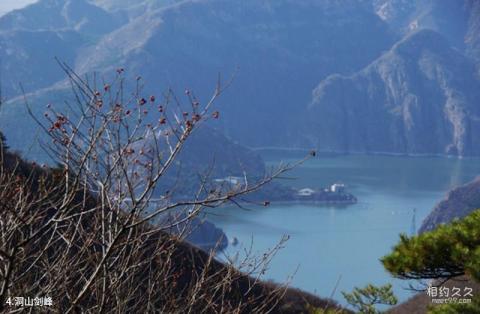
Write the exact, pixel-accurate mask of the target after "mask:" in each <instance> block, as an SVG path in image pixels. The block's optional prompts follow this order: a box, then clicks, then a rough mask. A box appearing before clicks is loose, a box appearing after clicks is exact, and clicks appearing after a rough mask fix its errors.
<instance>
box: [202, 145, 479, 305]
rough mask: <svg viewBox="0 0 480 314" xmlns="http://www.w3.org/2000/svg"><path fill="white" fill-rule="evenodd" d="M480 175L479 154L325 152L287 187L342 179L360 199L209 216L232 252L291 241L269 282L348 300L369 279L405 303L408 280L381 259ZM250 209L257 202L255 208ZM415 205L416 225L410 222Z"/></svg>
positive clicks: (273, 160) (271, 160)
mask: <svg viewBox="0 0 480 314" xmlns="http://www.w3.org/2000/svg"><path fill="white" fill-rule="evenodd" d="M263 155H264V156H263V157H264V159H265V160H266V161H267V163H268V164H269V165H274V164H278V162H280V161H287V162H288V161H293V160H297V159H298V158H300V157H301V155H298V156H295V155H294V154H292V153H288V154H287V153H282V152H278V151H277V152H269V153H268V154H267V153H264V154H263ZM478 174H480V159H455V158H435V157H416V158H412V157H388V156H365V155H346V156H320V157H316V158H314V159H311V160H309V161H307V162H306V163H305V164H303V165H302V166H300V167H298V168H297V169H295V170H293V171H291V172H290V173H289V174H288V176H289V177H291V178H294V179H293V180H285V181H283V182H285V184H290V185H292V186H296V187H322V186H327V185H329V184H332V183H334V182H337V181H340V182H343V183H345V184H347V186H348V190H349V191H350V192H351V193H352V194H354V195H355V196H356V197H357V198H358V203H357V204H355V205H351V206H348V207H343V208H339V207H334V206H315V205H275V204H274V203H273V204H272V205H271V206H269V207H257V208H252V210H248V211H247V210H241V209H239V208H221V209H215V210H214V211H213V213H212V214H209V215H208V219H209V220H210V221H212V222H214V223H215V224H216V225H217V226H219V227H221V228H222V229H223V230H224V231H225V233H226V234H227V235H228V236H229V237H230V238H232V237H237V238H238V239H239V245H237V246H235V247H233V246H229V248H228V249H227V254H228V255H233V254H235V253H236V252H240V254H243V253H241V252H242V251H243V250H244V249H245V248H249V247H250V245H251V243H252V241H253V250H254V252H256V253H257V254H261V253H262V252H264V251H266V250H267V249H269V248H272V247H273V246H275V244H276V243H277V242H278V241H279V239H280V238H281V237H282V235H284V234H286V235H289V236H290V240H289V241H288V242H287V243H286V246H285V248H283V249H282V250H281V251H280V252H279V253H278V254H277V255H276V256H275V258H274V259H273V261H272V262H271V264H270V268H269V269H268V271H267V273H266V277H265V278H266V279H272V280H274V281H276V282H285V281H286V280H287V278H288V277H289V276H291V275H293V274H294V273H295V275H294V277H293V281H292V283H291V285H292V286H293V287H298V288H301V289H303V290H306V291H310V292H313V293H316V294H318V295H320V296H323V297H328V296H331V295H332V291H333V290H334V288H335V286H336V283H337V281H339V283H338V288H337V289H336V292H335V293H334V295H333V298H334V299H336V300H338V301H339V302H341V303H344V300H343V296H342V295H341V293H340V291H351V290H352V289H353V287H355V286H364V285H366V284H367V283H373V284H378V285H381V284H386V283H392V284H393V285H394V291H395V293H396V295H397V296H398V297H399V299H400V301H403V300H405V299H407V298H408V297H409V296H411V292H410V291H408V290H406V289H405V288H406V287H408V284H407V283H406V282H403V281H401V280H394V279H392V278H391V277H390V276H389V275H388V273H386V272H385V271H384V269H383V267H382V265H381V263H380V262H379V258H380V257H382V256H384V255H385V254H387V253H388V252H389V251H390V249H391V247H392V246H393V245H394V244H395V243H396V242H397V241H398V235H399V234H400V233H402V232H403V233H407V234H411V230H412V226H414V225H415V226H416V227H417V228H418V227H420V224H421V222H422V220H423V218H425V216H426V215H427V214H428V213H429V212H430V211H431V209H432V208H433V207H434V206H435V204H436V203H438V202H439V201H440V200H441V199H442V198H444V197H445V195H446V192H447V191H448V190H449V189H451V188H452V187H455V186H457V185H460V184H463V183H466V182H468V181H470V180H472V179H473V178H474V177H475V176H476V175H478ZM250 208H251V207H250ZM414 208H416V209H417V210H416V216H415V217H416V219H415V220H416V224H413V223H412V220H413V219H412V218H413V209H414Z"/></svg>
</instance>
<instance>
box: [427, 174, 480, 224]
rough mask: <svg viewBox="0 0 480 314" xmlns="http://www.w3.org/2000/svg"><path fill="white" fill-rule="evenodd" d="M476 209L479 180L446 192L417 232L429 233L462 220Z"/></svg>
mask: <svg viewBox="0 0 480 314" xmlns="http://www.w3.org/2000/svg"><path fill="white" fill-rule="evenodd" d="M476 209H480V178H477V179H476V180H474V181H472V182H470V183H467V184H465V185H462V186H460V187H457V188H455V189H453V190H451V191H450V192H448V195H447V196H446V198H445V199H444V200H443V201H441V202H440V203H438V204H437V206H435V208H434V209H433V210H432V211H431V212H430V214H429V215H428V216H427V217H426V218H425V219H424V221H423V222H422V226H421V227H420V229H419V232H420V233H423V232H427V231H431V230H433V229H435V228H436V227H437V226H438V225H440V224H444V223H449V222H451V221H452V220H454V219H456V218H463V217H465V216H467V215H468V214H470V213H471V212H472V211H474V210H476Z"/></svg>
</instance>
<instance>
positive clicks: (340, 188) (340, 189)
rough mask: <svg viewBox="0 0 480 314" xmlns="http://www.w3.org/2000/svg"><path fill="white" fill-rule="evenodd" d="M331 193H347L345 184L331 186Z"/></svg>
mask: <svg viewBox="0 0 480 314" xmlns="http://www.w3.org/2000/svg"><path fill="white" fill-rule="evenodd" d="M330 191H331V192H333V193H343V192H344V191H345V184H341V183H335V184H332V185H331V186H330Z"/></svg>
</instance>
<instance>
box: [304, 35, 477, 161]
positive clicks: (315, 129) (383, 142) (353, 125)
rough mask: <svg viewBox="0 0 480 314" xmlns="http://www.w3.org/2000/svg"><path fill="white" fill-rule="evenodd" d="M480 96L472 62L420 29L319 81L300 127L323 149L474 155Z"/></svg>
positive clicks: (312, 142)
mask: <svg viewBox="0 0 480 314" xmlns="http://www.w3.org/2000/svg"><path fill="white" fill-rule="evenodd" d="M478 99H480V82H479V81H478V80H476V69H475V65H474V63H473V62H471V61H470V60H469V59H467V58H466V57H465V56H464V55H463V54H461V53H459V52H458V51H457V50H456V49H454V48H452V47H451V46H450V45H449V44H448V42H447V40H446V39H445V38H444V37H443V36H442V35H440V34H439V33H437V32H434V31H431V30H421V31H418V32H415V33H413V34H411V35H409V36H408V37H406V38H405V39H404V40H402V41H400V42H398V43H397V44H395V45H394V46H393V47H392V49H390V50H389V51H388V52H386V53H385V54H384V55H382V56H381V57H380V58H379V59H378V60H376V61H375V62H373V63H372V64H371V65H369V66H368V67H366V68H365V69H363V70H362V71H360V72H358V73H356V74H354V75H351V76H342V75H333V76H330V77H328V78H327V79H325V80H324V81H322V82H321V83H320V84H319V85H318V86H317V88H316V89H315V90H314V92H313V100H312V102H311V104H310V105H309V107H308V111H307V114H306V115H305V116H304V118H303V119H305V120H306V121H308V123H305V124H304V128H303V129H302V133H303V134H309V137H308V138H306V140H305V141H306V143H310V145H314V146H316V147H319V148H321V149H325V150H335V151H344V152H351V151H355V152H367V153H368V152H385V153H403V154H449V155H478V154H479V153H480V141H479V138H478V137H477V136H476V134H479V132H480V106H478ZM307 130H309V131H310V132H308V133H307ZM299 136H301V134H300V135H299Z"/></svg>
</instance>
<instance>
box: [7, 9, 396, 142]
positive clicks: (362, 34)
mask: <svg viewBox="0 0 480 314" xmlns="http://www.w3.org/2000/svg"><path fill="white" fill-rule="evenodd" d="M72 1H73V0H72ZM78 1H81V0H78ZM55 3H57V2H55ZM58 3H60V2H58ZM63 3H68V1H66V0H63ZM97 3H99V4H101V3H100V2H98V1H97ZM110 3H111V4H113V2H110ZM124 3H125V5H124V6H118V7H116V8H115V7H112V6H109V5H108V2H107V1H103V2H102V5H103V6H104V8H105V9H99V8H98V7H97V9H95V10H103V11H105V12H107V13H108V14H110V15H114V16H117V15H115V14H117V13H118V16H124V14H123V13H119V12H121V11H122V10H123V12H126V11H128V8H129V2H128V1H127V2H124ZM142 3H143V4H145V5H143V6H142V5H141V8H143V9H144V8H150V9H147V10H145V12H144V13H138V12H141V11H142V10H143V9H142V10H139V11H138V12H137V13H138V14H140V15H137V14H132V15H131V16H130V18H125V20H122V21H126V22H125V23H124V24H122V25H120V26H119V27H116V28H115V29H114V30H113V31H111V32H108V33H105V34H103V33H101V32H100V33H99V38H94V39H93V40H91V41H90V42H89V41H88V40H87V39H88V37H87V36H86V35H85V34H84V32H80V31H78V30H77V29H76V28H75V27H73V26H72V27H70V28H68V29H69V30H70V32H72V34H75V35H76V36H79V40H76V45H69V44H68V43H67V42H65V43H64V44H63V45H62V42H61V41H59V44H58V45H57V46H55V47H54V48H55V49H54V50H53V49H52V50H50V49H45V47H46V46H45V44H43V43H42V42H38V43H36V44H35V45H31V46H29V45H26V44H24V43H18V44H14V43H15V40H16V36H17V34H16V33H15V32H18V31H6V32H5V35H4V36H11V37H12V39H15V40H12V41H11V42H12V44H10V46H11V47H10V50H11V51H12V53H11V54H10V55H8V56H2V60H3V61H2V62H3V64H4V67H5V66H6V64H12V65H11V66H9V68H8V71H5V72H7V73H3V75H2V79H3V85H4V86H6V87H8V90H7V88H5V89H6V92H5V94H7V95H8V96H9V98H10V99H13V96H14V95H19V94H21V93H20V90H19V89H18V88H15V87H16V86H18V82H19V81H21V82H23V81H29V82H28V84H26V83H24V85H25V87H26V88H25V89H26V91H27V92H29V91H32V92H35V93H36V94H39V93H43V94H44V96H42V99H45V100H46V102H49V100H48V99H51V98H54V97H55V96H54V95H52V94H53V93H58V92H59V91H58V89H54V90H52V89H51V87H52V86H53V85H54V84H55V83H57V82H56V81H55V80H56V79H57V80H61V77H62V73H61V71H60V70H59V69H58V67H57V66H55V62H54V60H53V56H54V54H55V55H58V56H59V57H60V58H61V59H64V60H65V61H66V62H67V63H69V64H71V65H72V66H73V67H74V69H75V70H76V71H77V72H78V73H79V74H81V75H83V74H84V73H91V72H92V71H97V72H98V73H99V74H100V75H105V76H108V74H109V73H112V72H114V71H115V69H116V68H118V67H123V68H125V69H126V70H128V71H129V73H131V75H141V76H142V77H143V78H144V80H145V81H146V82H148V83H149V84H150V85H151V86H155V88H152V89H151V90H152V91H153V89H155V91H157V92H158V90H165V89H166V88H168V87H172V88H173V89H174V90H176V91H183V89H184V88H186V87H188V88H190V89H191V90H193V91H195V93H196V94H198V96H199V97H200V98H202V99H206V98H207V97H209V96H210V93H211V92H212V91H213V89H214V88H215V84H216V81H217V76H218V73H221V74H222V77H223V82H224V83H226V82H227V81H228V80H229V78H230V76H231V75H233V74H234V73H235V75H234V79H233V83H232V84H231V86H230V87H229V89H228V90H227V91H226V92H225V94H224V97H223V98H222V102H225V104H222V108H224V109H222V117H223V119H222V121H223V124H222V125H221V126H219V129H221V130H222V131H223V132H225V133H226V134H227V135H228V136H230V137H231V138H233V139H234V140H237V141H240V142H241V143H243V144H246V145H249V146H260V145H286V144H287V143H288V141H289V140H295V139H292V136H293V135H294V132H293V129H294V128H295V126H292V125H291V117H292V116H295V115H296V113H297V112H299V111H301V110H303V107H304V104H305V103H307V102H308V101H309V98H310V93H311V90H312V88H313V87H314V86H315V85H316V84H317V82H318V81H319V80H321V79H322V78H324V77H326V76H328V75H329V74H332V73H343V74H349V73H353V72H355V71H358V70H360V69H361V68H362V67H364V66H366V65H368V64H369V63H370V62H371V61H372V60H374V59H375V58H376V57H378V56H380V54H381V53H382V51H385V50H387V49H388V48H389V47H390V46H391V44H392V43H393V42H394V41H395V40H396V39H397V38H396V37H395V36H394V35H393V34H392V33H391V32H390V31H388V30H387V27H386V25H385V23H383V22H382V20H381V19H380V18H379V17H378V16H377V15H376V14H375V13H374V12H372V11H371V10H370V9H369V8H368V6H365V5H364V4H363V3H362V2H359V1H356V0H348V1H346V2H338V1H334V0H322V1H314V0H302V1H292V0H281V1H277V0H275V1H273V0H269V1H261V2H259V1H254V0H247V1H224V0H201V1H182V2H178V3H175V4H172V5H167V6H159V7H155V6H151V5H150V6H149V3H152V2H151V1H143V2H140V4H142ZM130 4H131V2H130ZM140 4H139V5H140ZM90 5H92V4H91V3H90ZM42 6H43V7H42ZM28 8H30V10H33V9H35V10H38V12H41V11H42V10H47V9H48V2H46V1H45V0H44V1H41V2H40V3H38V6H37V7H34V8H33V9H32V7H31V6H30V7H28ZM61 9H62V7H61V6H59V9H58V10H60V11H61ZM103 11H102V12H103ZM18 12H23V10H20V11H18ZM18 12H17V15H18V14H20V13H18ZM82 12H83V15H84V16H89V15H90V14H89V13H87V12H86V10H79V14H80V13H82ZM99 12H100V11H99ZM115 12H117V13H115ZM22 14H23V13H22ZM3 18H4V19H6V18H8V15H7V16H5V17H3ZM10 19H11V18H10ZM109 19H112V18H110V17H109V18H108V19H107V20H109ZM32 21H34V20H32ZM0 22H1V21H0ZM5 23H6V22H5ZM32 23H33V22H32ZM65 23H66V22H65ZM65 23H63V22H62V23H60V22H59V23H58V25H56V26H55V27H57V26H58V27H59V29H64V24H65ZM112 23H113V22H112ZM66 24H68V25H76V24H75V23H66ZM39 25H40V26H41V23H40V24H39ZM72 28H73V30H72ZM92 29H93V28H92ZM58 32H59V31H58ZM80 39H83V41H81V40H80ZM22 49H23V50H25V52H24V53H23V54H24V55H26V56H28V59H20V58H19V57H18V56H19V55H21V54H20V53H18V52H20V51H22ZM38 50H42V53H43V52H45V54H50V55H51V58H52V59H51V60H47V57H45V58H42V59H38V58H37V57H36V54H35V51H38ZM52 51H54V53H53V52H52ZM351 51H356V52H357V53H355V54H352V53H351ZM260 60H261V62H259V61H260ZM22 62H23V63H22ZM29 65H30V67H31V66H32V65H35V67H38V70H37V69H35V71H27V70H23V69H24V68H25V69H28V68H29ZM15 68H19V71H18V72H19V73H18V74H16V77H10V76H9V75H8V74H9V73H11V72H14V70H15ZM44 72H45V73H44ZM47 73H48V75H49V76H48V77H47V78H45V75H47ZM53 73H55V75H54V74H53ZM42 75H43V76H42ZM37 76H38V77H42V78H43V79H42V80H36V77H37ZM22 78H23V79H22ZM56 86H58V84H57V85H56ZM67 86H68V85H67ZM47 87H48V88H47ZM40 88H46V89H44V90H40ZM55 98H56V97H55ZM13 102H15V101H13ZM7 105H8V104H7ZM7 105H5V106H7ZM16 105H18V104H12V105H11V106H16ZM5 110H6V111H9V112H15V111H17V110H7V109H5ZM5 119H11V117H6V118H5ZM22 120H23V117H22ZM17 123H22V124H24V125H28V124H29V123H30V122H28V120H27V119H25V120H24V121H21V122H20V121H18V122H17ZM267 124H268V129H266V125H267ZM259 133H262V136H258V134H259ZM9 137H10V138H11V136H9Z"/></svg>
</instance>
